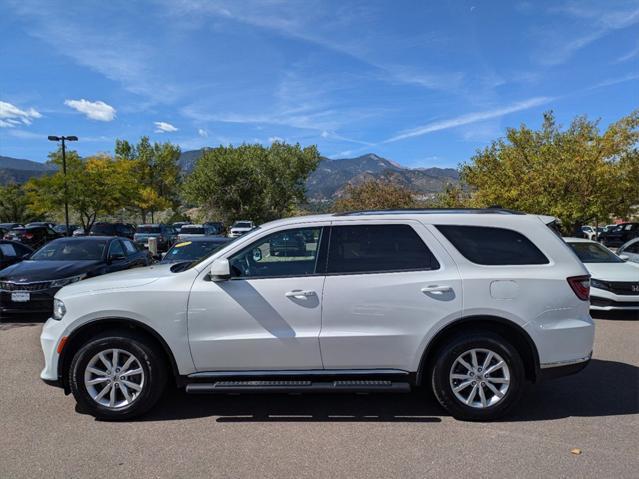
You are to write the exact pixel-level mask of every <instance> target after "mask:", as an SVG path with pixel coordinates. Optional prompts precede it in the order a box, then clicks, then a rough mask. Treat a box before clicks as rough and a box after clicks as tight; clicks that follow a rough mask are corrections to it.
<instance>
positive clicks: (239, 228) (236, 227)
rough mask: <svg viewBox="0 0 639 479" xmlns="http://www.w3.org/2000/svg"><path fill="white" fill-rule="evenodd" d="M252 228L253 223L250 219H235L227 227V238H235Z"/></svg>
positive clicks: (253, 226)
mask: <svg viewBox="0 0 639 479" xmlns="http://www.w3.org/2000/svg"><path fill="white" fill-rule="evenodd" d="M253 229H255V223H253V222H252V221H236V222H235V223H233V226H231V228H230V229H229V238H237V237H238V236H242V235H243V234H246V233H248V232H249V231H251V230H253Z"/></svg>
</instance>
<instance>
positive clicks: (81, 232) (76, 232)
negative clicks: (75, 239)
mask: <svg viewBox="0 0 639 479" xmlns="http://www.w3.org/2000/svg"><path fill="white" fill-rule="evenodd" d="M71 236H86V232H85V231H84V228H82V227H78V228H76V229H74V230H73V234H72V235H71Z"/></svg>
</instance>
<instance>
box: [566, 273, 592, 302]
mask: <svg viewBox="0 0 639 479" xmlns="http://www.w3.org/2000/svg"><path fill="white" fill-rule="evenodd" d="M566 279H567V280H568V284H569V285H570V287H571V288H572V290H573V291H574V292H575V294H576V295H577V297H578V298H579V299H581V300H582V301H588V298H589V297H590V276H571V277H570V278H566Z"/></svg>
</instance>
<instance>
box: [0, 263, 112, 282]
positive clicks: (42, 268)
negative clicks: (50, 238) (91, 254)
mask: <svg viewBox="0 0 639 479" xmlns="http://www.w3.org/2000/svg"><path fill="white" fill-rule="evenodd" d="M102 266H104V262H103V261H38V260H25V261H22V262H20V263H16V264H14V265H12V266H9V267H8V268H5V269H3V270H2V273H1V274H0V279H2V280H4V281H17V282H25V283H30V282H34V281H50V280H54V279H62V278H68V277H69V276H76V275H78V274H83V273H91V272H94V271H95V270H98V269H100V268H101V267H102Z"/></svg>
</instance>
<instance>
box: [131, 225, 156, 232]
mask: <svg viewBox="0 0 639 479" xmlns="http://www.w3.org/2000/svg"><path fill="white" fill-rule="evenodd" d="M135 232H136V233H142V234H146V233H159V232H160V227H159V226H138V229H137V230H136V231H135Z"/></svg>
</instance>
